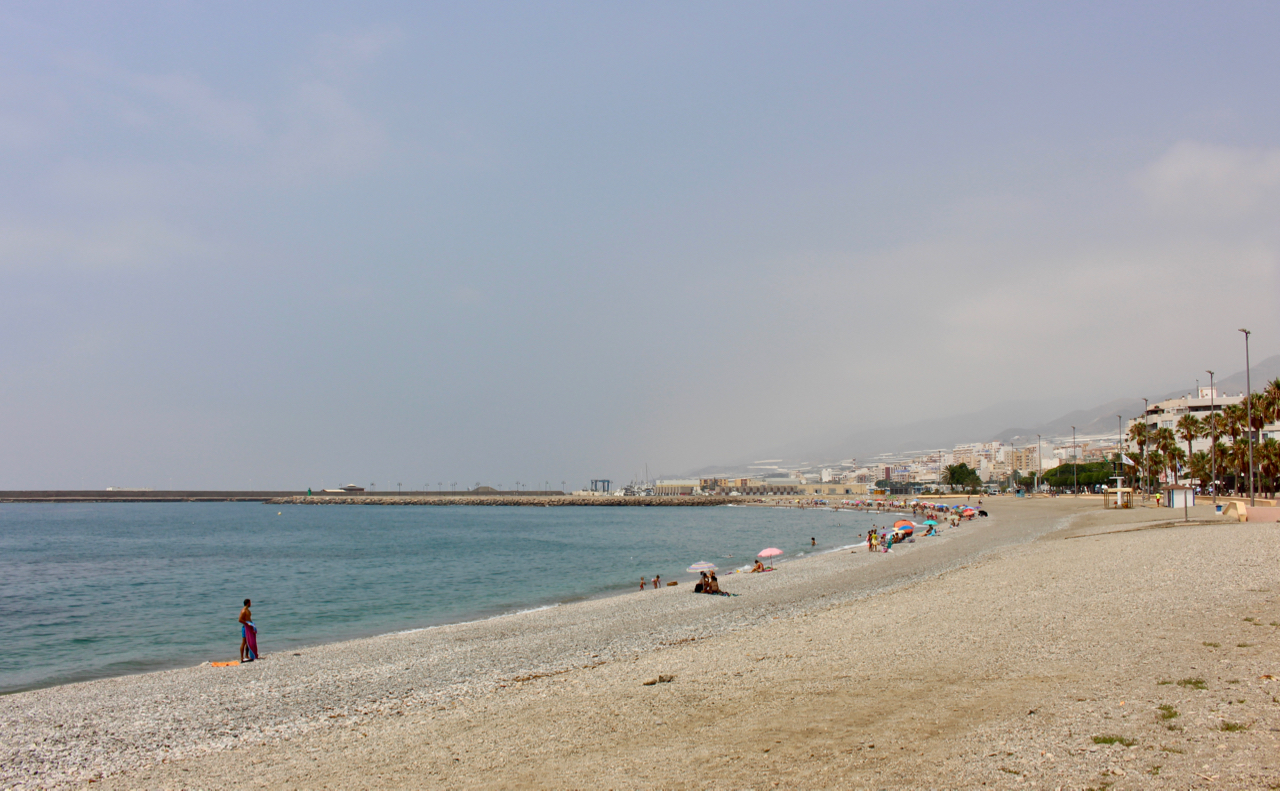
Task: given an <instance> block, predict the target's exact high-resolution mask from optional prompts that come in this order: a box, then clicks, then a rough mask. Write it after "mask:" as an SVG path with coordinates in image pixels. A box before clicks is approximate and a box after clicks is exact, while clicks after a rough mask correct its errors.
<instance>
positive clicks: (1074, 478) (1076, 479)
mask: <svg viewBox="0 0 1280 791" xmlns="http://www.w3.org/2000/svg"><path fill="white" fill-rule="evenodd" d="M1078 455H1079V452H1078V451H1077V449H1076V427H1075V426H1072V427H1071V488H1072V489H1074V490H1075V496H1076V497H1079V496H1080V476H1079V475H1078V474H1077V471H1076V468H1077V467H1079V466H1080V463H1079V461H1078V460H1077V457H1078Z"/></svg>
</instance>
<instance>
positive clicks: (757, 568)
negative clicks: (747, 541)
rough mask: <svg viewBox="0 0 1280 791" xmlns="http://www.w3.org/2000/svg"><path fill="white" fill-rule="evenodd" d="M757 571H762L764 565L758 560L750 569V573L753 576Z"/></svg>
mask: <svg viewBox="0 0 1280 791" xmlns="http://www.w3.org/2000/svg"><path fill="white" fill-rule="evenodd" d="M757 571H764V564H763V563H761V562H760V561H759V560H757V561H756V564H755V565H754V566H752V567H751V573H753V574H754V573H755V572H757Z"/></svg>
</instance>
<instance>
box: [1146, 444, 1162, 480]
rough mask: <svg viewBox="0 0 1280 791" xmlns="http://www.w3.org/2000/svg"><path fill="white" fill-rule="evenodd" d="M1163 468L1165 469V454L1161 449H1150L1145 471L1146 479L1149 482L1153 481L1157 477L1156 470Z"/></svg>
mask: <svg viewBox="0 0 1280 791" xmlns="http://www.w3.org/2000/svg"><path fill="white" fill-rule="evenodd" d="M1163 469H1164V456H1163V455H1162V454H1161V453H1160V451H1159V450H1156V449H1154V448H1153V449H1152V450H1150V451H1148V452H1147V468H1146V470H1145V471H1144V472H1143V474H1144V475H1145V476H1146V478H1145V480H1146V481H1147V483H1152V482H1153V480H1154V479H1155V478H1156V474H1155V473H1156V470H1163Z"/></svg>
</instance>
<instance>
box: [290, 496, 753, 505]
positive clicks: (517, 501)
mask: <svg viewBox="0 0 1280 791" xmlns="http://www.w3.org/2000/svg"><path fill="white" fill-rule="evenodd" d="M267 502H268V503H269V504H271V505H523V506H542V507H546V508H550V507H553V506H566V505H591V506H633V507H634V506H640V507H646V506H649V507H666V506H708V505H729V504H733V505H746V504H747V503H760V502H763V501H762V500H760V499H758V498H753V497H572V496H567V495H566V496H561V497H539V496H531V495H523V496H521V495H513V496H502V495H478V496H475V497H465V496H450V497H415V496H409V495H390V496H386V497H383V496H379V495H357V496H353V497H344V496H341V495H332V494H319V495H312V496H310V497H308V496H306V495H302V496H294V497H277V498H273V499H271V500H268V501H267Z"/></svg>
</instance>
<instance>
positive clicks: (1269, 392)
mask: <svg viewBox="0 0 1280 791" xmlns="http://www.w3.org/2000/svg"><path fill="white" fill-rule="evenodd" d="M1262 398H1263V403H1264V404H1265V405H1266V407H1267V422H1268V423H1280V376H1277V377H1276V378H1275V379H1272V380H1271V381H1270V382H1267V385H1266V387H1264V388H1263V390H1262Z"/></svg>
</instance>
